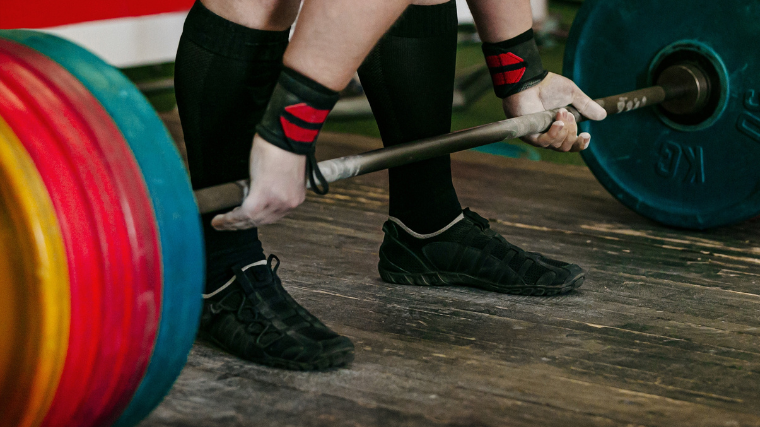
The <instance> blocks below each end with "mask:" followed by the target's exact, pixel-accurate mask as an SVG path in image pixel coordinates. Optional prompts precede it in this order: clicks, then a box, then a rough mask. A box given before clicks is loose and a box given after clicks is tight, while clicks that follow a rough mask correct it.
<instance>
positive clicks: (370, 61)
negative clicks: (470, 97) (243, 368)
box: [359, 1, 462, 234]
mask: <svg viewBox="0 0 760 427" xmlns="http://www.w3.org/2000/svg"><path fill="white" fill-rule="evenodd" d="M456 43H457V13H456V5H455V3H454V1H450V2H448V3H445V4H441V5H435V6H414V5H413V6H409V7H408V8H407V9H406V11H405V12H404V13H403V14H402V15H401V17H400V18H399V19H398V21H397V22H396V23H395V24H394V25H393V27H391V29H390V30H389V31H388V33H387V34H386V35H385V36H384V37H383V38H382V39H381V40H380V41H379V42H378V44H377V46H375V48H374V49H373V50H372V52H371V53H370V54H369V56H367V58H366V59H365V61H364V63H363V64H362V66H361V67H360V68H359V78H360V79H361V82H362V86H363V87H364V91H365V92H366V94H367V98H368V99H369V101H370V104H371V105H372V112H373V113H374V115H375V120H376V121H377V124H378V127H379V128H380V135H381V136H382V138H383V144H384V145H385V146H386V147H387V146H391V145H396V144H400V143H403V142H409V141H413V140H416V139H420V138H426V137H431V136H437V135H442V134H445V133H448V132H450V130H451V103H452V98H453V93H454V91H453V88H454V71H455V70H454V69H455V66H456ZM389 178H390V207H389V210H390V215H391V216H393V217H396V218H398V219H400V220H401V221H402V222H403V223H404V224H405V225H407V226H408V227H409V228H411V229H412V230H414V231H416V232H418V233H423V234H425V233H432V232H434V231H438V230H440V229H441V228H443V227H445V226H446V225H447V224H449V223H450V222H451V221H452V220H454V218H456V217H457V216H458V215H459V214H461V213H462V207H461V206H460V204H459V200H458V199H457V195H456V191H455V190H454V185H453V183H452V181H451V160H450V157H449V156H442V157H438V158H435V159H430V160H425V161H422V162H418V163H414V164H411V165H407V166H401V167H397V168H392V169H390V171H389Z"/></svg>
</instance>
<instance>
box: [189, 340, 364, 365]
mask: <svg viewBox="0 0 760 427" xmlns="http://www.w3.org/2000/svg"><path fill="white" fill-rule="evenodd" d="M198 337H200V338H202V339H203V340H205V341H208V342H210V343H212V344H213V345H214V346H216V347H218V348H219V349H221V350H223V351H225V352H227V353H229V354H232V355H233V356H236V357H240V356H238V355H236V354H234V353H233V352H232V351H230V350H229V349H228V348H227V347H226V346H225V345H224V344H222V343H221V342H219V341H218V340H217V339H216V338H214V337H213V335H211V334H209V333H207V332H205V331H203V330H199V331H198ZM240 358H241V359H243V360H246V361H249V362H253V363H256V364H258V365H264V366H269V367H272V368H279V369H287V370H290V371H327V370H331V369H338V368H343V367H346V366H348V365H349V364H350V363H351V362H353V361H354V349H353V348H344V349H336V350H334V351H331V352H330V353H326V354H323V355H322V356H320V358H319V359H317V360H313V361H311V362H295V361H292V360H287V359H280V358H277V357H267V358H260V359H246V358H243V357H240Z"/></svg>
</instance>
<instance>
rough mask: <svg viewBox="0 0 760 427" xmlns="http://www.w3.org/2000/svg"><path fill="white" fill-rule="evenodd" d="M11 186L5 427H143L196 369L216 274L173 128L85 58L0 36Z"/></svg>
mask: <svg viewBox="0 0 760 427" xmlns="http://www.w3.org/2000/svg"><path fill="white" fill-rule="evenodd" d="M0 175H1V176H0V179H1V180H2V182H1V183H0V196H2V199H0V227H2V228H1V229H0V231H1V233H2V234H0V249H2V255H0V267H2V268H3V270H2V271H3V274H2V275H0V276H1V277H0V280H1V281H2V282H1V283H2V288H0V300H2V301H0V339H2V341H3V346H2V347H1V348H0V393H2V396H4V398H3V399H2V401H0V419H2V420H3V425H4V426H5V425H7V426H38V425H43V426H78V427H89V426H109V425H118V426H132V425H135V424H137V423H138V422H139V421H140V420H142V419H143V418H144V417H145V416H146V415H147V414H148V413H150V411H151V410H152V409H153V408H154V407H155V406H156V405H157V404H158V403H160V401H161V399H163V397H164V396H165V395H166V393H167V392H168V391H169V389H170V388H171V385H172V384H173V382H174V380H175V379H176V377H177V376H178V375H179V372H180V371H181V369H182V367H183V366H184V364H185V361H186V358H187V353H188V351H189V349H190V347H191V345H192V342H193V339H194V337H195V332H196V328H197V323H198V319H199V316H200V302H201V298H200V295H201V286H202V279H203V275H204V274H203V258H202V256H203V248H202V240H201V236H202V234H201V230H200V224H199V221H198V213H197V209H196V207H195V203H194V201H193V194H192V191H191V189H190V186H189V182H188V179H187V174H186V172H185V170H184V168H183V166H182V161H181V160H180V158H179V155H178V154H177V152H176V150H175V148H174V146H173V143H172V142H171V139H170V137H169V136H168V134H167V132H166V130H165V129H164V127H163V124H162V123H161V122H160V120H159V119H158V117H157V116H156V114H155V112H154V111H153V110H152V108H151V107H150V105H149V104H148V103H147V101H146V100H145V99H144V98H143V97H142V95H141V94H140V93H139V91H137V89H136V88H135V87H134V86H133V85H132V84H131V83H130V82H129V81H128V80H127V79H126V78H125V77H124V76H123V75H121V74H120V73H119V72H118V71H116V70H115V69H113V68H111V67H110V66H108V65H107V64H105V63H104V62H102V61H101V60H99V59H98V58H96V57H95V56H93V55H92V54H90V53H88V52H87V51H85V50H84V49H82V48H80V47H78V46H76V45H73V44H71V43H69V42H66V41H64V40H62V39H59V38H56V37H53V36H50V35H45V34H40V33H35V32H30V31H0ZM5 271H9V272H10V274H5ZM6 344H8V345H6ZM5 396H10V399H5Z"/></svg>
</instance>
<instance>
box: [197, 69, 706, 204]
mask: <svg viewBox="0 0 760 427" xmlns="http://www.w3.org/2000/svg"><path fill="white" fill-rule="evenodd" d="M709 90H710V82H709V80H708V78H707V76H706V75H705V73H704V72H703V71H702V70H700V69H699V68H698V67H697V66H695V65H693V64H688V63H684V64H677V65H673V66H671V67H669V68H667V69H666V70H664V71H663V72H662V74H661V75H660V78H659V80H658V81H657V85H655V86H651V87H647V88H643V89H639V90H635V91H632V92H627V93H623V94H619V95H612V96H607V97H604V98H600V99H596V100H595V102H596V103H598V104H599V105H600V106H602V108H604V109H605V111H607V114H608V115H615V114H621V113H626V112H629V111H635V110H638V109H641V108H645V107H653V106H656V105H663V106H664V108H666V109H668V110H670V111H673V112H674V114H689V113H693V112H694V111H698V110H699V109H701V108H702V107H704V105H705V103H706V102H707V100H708V99H709ZM565 108H566V109H567V110H568V112H570V113H571V114H572V115H573V116H575V120H576V121H577V122H579V123H580V122H583V121H585V120H587V119H586V117H584V116H583V115H581V114H580V113H579V112H578V110H577V109H576V108H574V107H572V106H567V107H565ZM558 111H559V108H557V109H553V110H548V111H542V112H539V113H534V114H528V115H525V116H521V117H515V118H511V119H506V120H501V121H498V122H494V123H489V124H485V125H481V126H476V127H473V128H469V129H464V130H460V131H456V132H452V133H448V134H446V135H441V136H436V137H432V138H425V139H420V140H417V141H412V142H407V143H404V144H399V145H394V146H391V147H386V148H381V149H377V150H372V151H368V152H365V153H361V154H356V155H352V156H345V157H339V158H336V159H331V160H324V161H321V162H319V164H318V166H319V169H320V171H321V172H322V175H324V177H325V179H326V180H327V182H335V181H339V180H343V179H347V178H352V177H355V176H359V175H365V174H368V173H372V172H377V171H380V170H383V169H389V168H393V167H397V166H403V165H407V164H410V163H414V162H419V161H422V160H427V159H430V158H433V157H438V156H442V155H446V154H451V153H456V152H458V151H463V150H468V149H471V148H476V147H480V146H483V145H488V144H493V143H495V142H500V141H504V140H507V139H513V138H521V137H524V136H527V135H531V134H535V133H543V132H546V131H548V130H549V128H550V127H551V125H552V123H554V121H555V118H556V116H557V112H558ZM249 186H250V183H249V181H247V180H240V181H235V182H231V183H226V184H220V185H216V186H213V187H208V188H204V189H200V190H197V191H195V199H196V201H197V203H198V209H199V210H200V212H201V213H202V214H204V213H209V212H215V211H219V210H223V209H229V208H233V207H235V206H239V205H240V204H241V203H242V201H243V199H245V196H246V195H247V194H248V190H249ZM307 187H308V183H307Z"/></svg>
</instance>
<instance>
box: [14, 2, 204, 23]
mask: <svg viewBox="0 0 760 427" xmlns="http://www.w3.org/2000/svg"><path fill="white" fill-rule="evenodd" d="M193 2H194V0H75V1H65V0H0V28H3V29H8V28H45V27H56V26H59V25H66V24H75V23H79V22H86V21H99V20H102V19H114V18H125V17H131V16H145V15H156V14H159V13H168V12H179V11H183V10H188V9H190V7H191V6H192V5H193Z"/></svg>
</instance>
